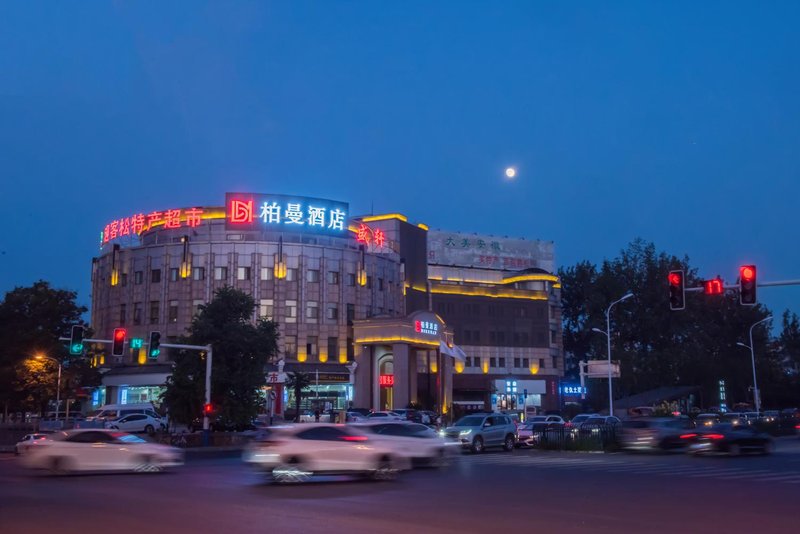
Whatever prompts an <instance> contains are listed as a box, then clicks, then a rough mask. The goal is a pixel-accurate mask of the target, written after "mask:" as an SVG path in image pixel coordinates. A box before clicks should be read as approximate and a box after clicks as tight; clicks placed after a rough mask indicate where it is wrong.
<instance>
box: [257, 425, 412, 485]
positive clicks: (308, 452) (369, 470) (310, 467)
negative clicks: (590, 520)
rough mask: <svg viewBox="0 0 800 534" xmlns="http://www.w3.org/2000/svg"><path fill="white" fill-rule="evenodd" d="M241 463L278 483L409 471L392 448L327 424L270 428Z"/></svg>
mask: <svg viewBox="0 0 800 534" xmlns="http://www.w3.org/2000/svg"><path fill="white" fill-rule="evenodd" d="M242 459H243V460H244V462H245V463H247V464H250V465H251V466H253V467H254V468H256V469H258V470H260V471H263V472H265V473H268V474H269V475H270V476H271V478H272V480H273V481H274V482H278V483H296V482H305V481H307V480H309V479H310V478H311V477H312V476H314V475H329V474H346V475H366V476H369V477H370V478H373V479H375V480H389V479H392V478H394V477H395V476H396V474H397V472H398V471H399V470H401V469H406V468H407V467H408V463H407V462H406V461H404V460H403V459H402V458H400V457H398V455H397V454H396V453H395V452H394V451H393V450H392V449H391V448H389V447H387V446H385V445H383V444H381V443H379V442H378V441H377V440H373V439H371V437H368V436H366V435H365V434H363V433H361V432H358V430H357V429H356V428H355V427H352V426H346V425H336V424H330V423H320V424H316V425H292V426H283V427H272V428H271V429H270V430H269V431H267V432H264V433H263V434H262V436H260V437H259V438H257V439H255V440H254V441H253V442H251V443H250V444H249V445H248V446H247V448H246V449H245V451H244V454H243V455H242Z"/></svg>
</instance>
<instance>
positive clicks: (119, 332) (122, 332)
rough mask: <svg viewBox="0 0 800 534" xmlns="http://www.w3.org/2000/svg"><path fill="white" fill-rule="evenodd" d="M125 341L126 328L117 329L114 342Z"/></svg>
mask: <svg viewBox="0 0 800 534" xmlns="http://www.w3.org/2000/svg"><path fill="white" fill-rule="evenodd" d="M124 339H125V329H124V328H115V329H114V341H123V340H124Z"/></svg>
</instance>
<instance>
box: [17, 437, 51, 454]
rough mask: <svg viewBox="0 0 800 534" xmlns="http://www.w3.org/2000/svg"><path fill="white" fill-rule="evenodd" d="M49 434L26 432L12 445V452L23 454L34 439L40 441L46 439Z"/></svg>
mask: <svg viewBox="0 0 800 534" xmlns="http://www.w3.org/2000/svg"><path fill="white" fill-rule="evenodd" d="M49 435H50V434H44V433H38V434H26V435H24V436H22V439H21V440H19V441H18V442H17V444H16V445H14V454H16V455H20V454H25V453H26V452H27V451H28V448H29V447H31V446H32V445H33V442H34V441H40V440H43V439H47V437H48V436H49Z"/></svg>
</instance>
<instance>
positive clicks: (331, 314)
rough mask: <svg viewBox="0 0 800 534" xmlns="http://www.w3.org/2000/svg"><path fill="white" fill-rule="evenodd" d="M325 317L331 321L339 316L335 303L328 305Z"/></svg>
mask: <svg viewBox="0 0 800 534" xmlns="http://www.w3.org/2000/svg"><path fill="white" fill-rule="evenodd" d="M326 317H327V318H328V319H330V320H332V321H335V320H336V319H338V318H339V307H338V306H337V305H336V304H330V305H328V311H327V313H326Z"/></svg>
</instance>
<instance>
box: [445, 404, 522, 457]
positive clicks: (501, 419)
mask: <svg viewBox="0 0 800 534" xmlns="http://www.w3.org/2000/svg"><path fill="white" fill-rule="evenodd" d="M443 434H444V436H445V437H448V438H451V439H453V440H456V441H458V442H459V443H460V444H461V446H462V447H463V448H465V449H469V450H471V451H472V452H474V453H479V452H483V451H484V450H486V447H503V449H504V450H506V451H508V452H511V451H513V450H514V445H515V443H516V435H517V427H516V425H515V424H514V422H513V421H512V420H511V418H510V417H509V416H507V415H502V414H477V413H476V414H472V415H467V416H465V417H462V418H461V419H459V420H458V421H456V422H455V423H454V424H453V426H451V427H448V428H446V429H445V430H444V432H443Z"/></svg>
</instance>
